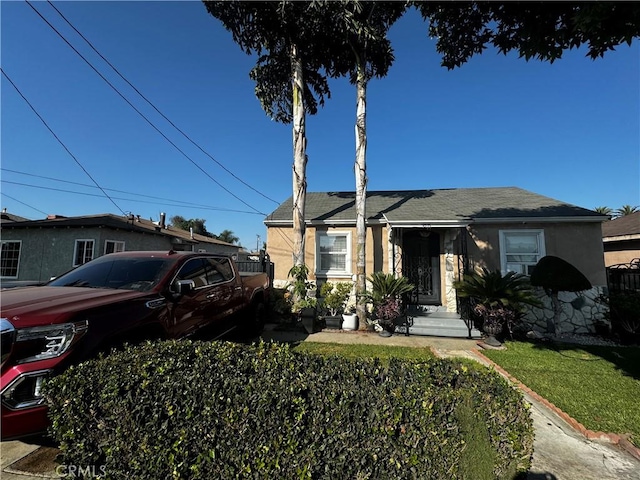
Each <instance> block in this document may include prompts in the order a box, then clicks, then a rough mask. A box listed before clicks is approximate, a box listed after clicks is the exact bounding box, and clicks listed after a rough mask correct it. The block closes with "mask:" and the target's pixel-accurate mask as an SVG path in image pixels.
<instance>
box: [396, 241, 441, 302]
mask: <svg viewBox="0 0 640 480" xmlns="http://www.w3.org/2000/svg"><path fill="white" fill-rule="evenodd" d="M402 252H403V253H402V275H403V276H405V277H407V278H408V279H409V281H410V282H411V283H412V284H413V285H415V287H416V288H415V290H414V292H413V301H414V302H415V301H417V303H418V304H421V305H440V304H441V303H442V302H441V298H440V235H438V234H437V233H434V232H430V231H425V230H409V231H406V232H404V235H403V242H402Z"/></svg>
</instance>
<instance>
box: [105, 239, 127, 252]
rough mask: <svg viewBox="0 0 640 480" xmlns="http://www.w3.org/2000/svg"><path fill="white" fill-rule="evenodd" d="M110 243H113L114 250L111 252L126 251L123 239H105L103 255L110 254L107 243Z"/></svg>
mask: <svg viewBox="0 0 640 480" xmlns="http://www.w3.org/2000/svg"><path fill="white" fill-rule="evenodd" d="M109 243H113V252H111V253H118V252H124V242H123V241H122V240H105V241H104V251H103V255H108V254H107V245H108V244H109Z"/></svg>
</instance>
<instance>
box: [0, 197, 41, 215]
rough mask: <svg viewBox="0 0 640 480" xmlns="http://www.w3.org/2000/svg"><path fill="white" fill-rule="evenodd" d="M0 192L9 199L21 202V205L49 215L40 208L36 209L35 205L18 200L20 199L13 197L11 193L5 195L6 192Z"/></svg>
mask: <svg viewBox="0 0 640 480" xmlns="http://www.w3.org/2000/svg"><path fill="white" fill-rule="evenodd" d="M0 193H2V195H4V196H5V197H7V198H10V199H11V200H13V201H14V202H18V203H21V204H22V205H24V206H25V207H29V208H31V209H33V210H35V211H36V212H40V213H42V214H43V215H49V214H48V213H47V212H43V211H42V210H39V209H37V208H36V207H32V206H31V205H27V204H26V203H24V202H21V201H20V200H18V199H17V198H13V197H12V196H11V195H7V194H6V193H4V192H0Z"/></svg>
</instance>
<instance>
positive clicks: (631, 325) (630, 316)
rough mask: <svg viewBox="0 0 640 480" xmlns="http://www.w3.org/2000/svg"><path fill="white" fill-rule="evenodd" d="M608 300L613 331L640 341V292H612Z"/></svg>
mask: <svg viewBox="0 0 640 480" xmlns="http://www.w3.org/2000/svg"><path fill="white" fill-rule="evenodd" d="M607 300H608V301H607V303H608V305H609V317H610V320H611V327H612V329H613V331H614V332H616V333H618V334H619V335H620V336H621V337H622V338H624V337H629V336H635V339H637V340H638V341H640V292H634V291H627V292H611V294H610V295H609V297H608V299H607ZM632 338H633V337H632Z"/></svg>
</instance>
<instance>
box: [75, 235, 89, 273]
mask: <svg viewBox="0 0 640 480" xmlns="http://www.w3.org/2000/svg"><path fill="white" fill-rule="evenodd" d="M90 260H93V240H76V251H75V253H74V254H73V266H74V267H77V266H78V265H82V264H85V263H87V262H88V261H90Z"/></svg>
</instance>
